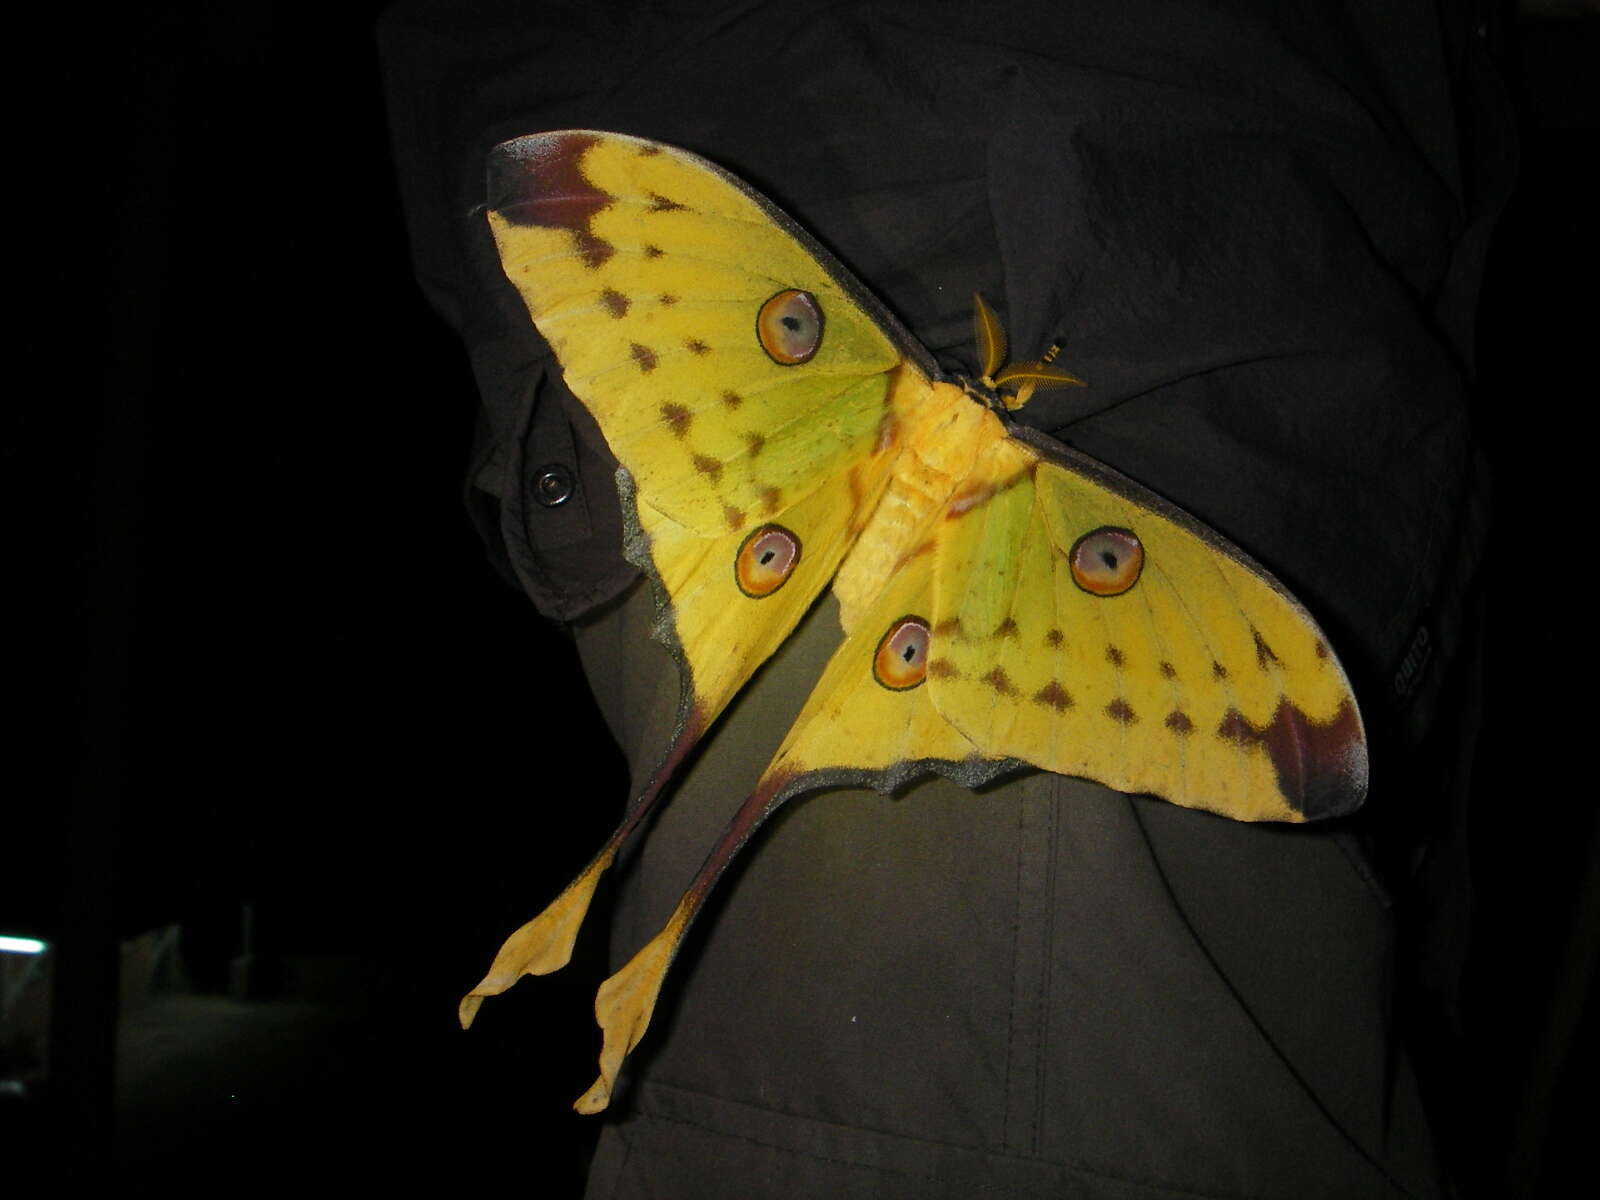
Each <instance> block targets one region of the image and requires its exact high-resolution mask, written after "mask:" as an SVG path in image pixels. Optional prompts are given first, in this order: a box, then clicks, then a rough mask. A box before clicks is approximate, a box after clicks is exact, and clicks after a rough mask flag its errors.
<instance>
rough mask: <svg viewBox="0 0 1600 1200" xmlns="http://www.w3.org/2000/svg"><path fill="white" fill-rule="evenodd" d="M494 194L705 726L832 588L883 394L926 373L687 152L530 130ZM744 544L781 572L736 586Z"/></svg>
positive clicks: (522, 281) (858, 515) (863, 497)
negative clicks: (596, 436) (586, 416)
mask: <svg viewBox="0 0 1600 1200" xmlns="http://www.w3.org/2000/svg"><path fill="white" fill-rule="evenodd" d="M489 195H490V211H489V214H488V219H489V225H490V228H491V229H492V231H493V233H494V237H495V241H496V243H497V245H498V247H499V250H500V256H501V261H502V265H503V266H504V268H505V272H506V276H507V278H509V279H510V280H511V282H512V283H513V284H514V285H515V286H516V287H517V289H518V291H519V292H520V293H521V294H522V297H523V300H524V301H525V303H526V304H527V307H528V312H529V315H530V316H531V317H532V318H533V321H534V324H535V325H537V326H538V328H539V331H540V333H542V334H543V335H544V337H545V338H546V340H548V341H549V343H550V345H551V347H552V348H553V349H554V350H555V353H556V356H557V358H558V359H559V361H560V363H561V368H562V372H563V374H564V375H565V378H566V381H567V384H568V385H569V387H570V388H571V389H572V392H573V394H574V395H576V396H577V397H578V398H579V399H580V400H581V401H582V402H583V404H584V406H585V407H586V408H588V409H589V411H590V412H591V413H593V414H594V416H595V419H596V420H597V421H598V423H599V425H600V428H601V431H602V432H603V433H604V434H605V437H606V441H607V443H608V445H609V446H610V448H611V450H612V452H613V453H614V454H615V455H616V457H617V460H618V462H619V463H621V465H622V467H623V469H624V470H625V471H626V472H627V475H628V479H627V480H625V481H624V491H625V501H626V503H625V508H626V509H628V510H629V511H628V512H627V513H626V518H627V519H628V520H629V522H630V532H631V534H632V536H631V537H630V542H629V546H628V552H629V556H630V558H631V559H632V560H633V561H635V562H636V563H637V565H639V566H641V567H643V568H645V569H646V570H647V571H649V572H650V573H651V574H653V575H654V576H655V577H656V578H657V580H658V581H659V582H660V583H661V584H662V585H663V591H664V594H665V596H666V597H667V599H668V601H669V603H670V611H669V612H668V614H667V621H666V628H665V629H664V631H663V632H664V634H665V635H666V636H667V639H668V641H669V643H672V644H675V648H676V649H677V650H678V651H679V652H680V653H681V655H682V657H683V660H684V665H685V673H686V676H687V680H688V684H689V688H690V689H691V691H692V702H693V705H694V708H695V711H694V712H693V713H692V714H691V713H689V712H686V713H685V714H684V716H685V720H686V721H687V722H689V723H691V724H694V725H696V726H698V727H700V728H703V727H704V726H705V725H706V724H709V723H710V721H711V720H713V719H715V716H716V714H717V713H718V712H720V711H721V709H722V707H723V705H724V704H725V703H726V702H727V700H728V698H729V697H730V696H731V695H732V693H733V692H735V691H737V689H738V688H739V687H740V686H742V685H743V683H744V681H745V680H746V679H747V678H748V677H749V674H750V672H751V671H752V670H753V669H754V668H755V666H756V665H758V664H759V663H760V662H762V661H763V660H765V659H766V657H767V656H769V655H770V654H771V653H772V652H773V650H775V649H776V648H777V646H778V644H779V643H780V642H781V641H782V640H783V639H784V637H786V636H787V635H788V633H789V631H790V630H791V629H792V628H793V626H794V623H795V622H796V621H797V620H798V619H799V617H800V615H801V614H802V613H803V612H804V611H805V610H806V608H807V607H808V606H809V605H810V603H811V601H812V600H813V599H814V598H815V597H816V595H817V593H818V592H819V591H820V590H821V589H822V587H823V586H824V585H825V584H826V583H827V581H828V579H829V578H830V577H831V576H832V574H833V570H834V568H835V567H836V566H837V565H838V562H839V559H840V557H841V556H842V555H843V554H844V552H845V551H846V550H847V549H848V547H849V544H850V540H851V538H852V537H853V536H854V534H855V533H856V532H857V531H858V530H859V528H860V525H861V522H862V521H864V520H865V516H866V514H867V513H868V512H870V511H871V507H872V505H873V504H874V503H875V501H876V499H877V496H878V494H879V492H880V491H881V488H882V486H883V482H884V479H885V477H886V470H887V460H888V455H887V453H886V451H887V449H888V447H887V445H886V441H887V439H886V436H885V435H886V429H887V425H888V422H889V417H890V390H891V384H893V383H895V382H896V380H897V379H899V378H900V377H902V376H904V377H905V379H906V382H907V383H910V384H914V383H915V381H916V380H917V379H919V378H925V377H926V375H927V374H929V373H931V371H932V367H931V364H929V363H928V362H927V359H926V355H925V353H924V352H923V351H921V349H920V348H919V347H917V346H916V343H915V342H914V341H913V340H912V339H911V338H910V337H909V336H908V335H906V334H905V333H904V332H903V331H902V330H901V329H900V328H899V326H898V325H897V324H896V323H895V322H894V319H893V318H892V317H891V316H889V314H888V313H887V312H886V311H885V310H884V309H883V308H882V306H881V305H879V304H877V302H876V301H873V300H872V299H871V298H870V297H869V296H868V295H867V294H866V293H865V292H864V291H863V290H862V289H860V288H859V287H858V286H857V285H855V284H854V283H852V282H851V281H850V279H849V275H848V273H847V272H845V271H844V269H843V268H842V267H839V266H838V264H837V263H835V262H834V261H833V260H832V259H831V258H830V257H829V256H828V255H827V253H826V252H825V251H823V250H822V249H821V248H820V247H819V246H817V245H816V243H815V242H814V241H812V240H811V239H810V238H809V237H807V236H806V235H805V234H804V232H803V231H801V230H799V229H798V228H797V227H796V226H795V225H794V224H793V222H791V221H789V220H788V218H787V217H784V216H783V215H782V214H781V213H779V212H778V210H776V209H775V208H773V207H772V206H771V205H770V204H768V203H767V202H766V201H765V200H764V199H762V198H761V197H760V196H758V195H756V194H755V193H754V192H752V191H750V190H749V189H748V188H746V187H745V186H744V185H743V184H742V183H740V182H739V181H738V180H736V179H734V178H733V177H732V176H730V175H727V174H726V173H724V172H722V171H720V170H719V169H717V168H716V167H713V166H712V165H711V164H709V163H707V162H705V161H703V160H701V159H699V158H696V157H695V156H693V155H691V154H688V153H686V152H684V151H681V150H676V149H673V148H671V147H668V146H662V145H659V144H657V143H653V142H646V141H641V140H639V139H636V138H630V137H624V136H622V135H619V134H612V133H597V132H587V131H567V132H561V133H545V134H536V135H533V136H530V137H524V138H519V139H516V140H515V141H511V142H507V143H505V144H503V145H501V146H499V147H497V148H496V150H495V151H494V153H493V155H492V157H491V160H490V167H489ZM911 360H920V365H918V363H917V362H914V361H911ZM767 529H776V530H781V531H783V533H782V534H777V535H775V536H773V537H770V538H768V539H767V541H766V542H765V543H761V544H759V545H756V544H753V543H752V537H753V535H756V534H757V533H758V531H762V530H767ZM783 534H787V538H785V537H784V536H783ZM742 550H748V551H749V554H748V556H747V557H749V558H751V559H753V560H761V559H763V558H765V559H766V560H768V563H767V565H770V564H771V563H772V562H777V563H780V564H782V565H785V566H786V567H787V569H788V572H789V573H787V574H783V575H782V578H781V579H780V580H778V586H776V587H772V588H771V590H770V591H763V590H762V588H764V587H767V586H769V585H770V584H771V582H772V579H771V576H770V572H769V573H768V575H766V576H761V578H762V579H763V580H765V582H763V583H758V584H757V585H756V586H755V587H751V586H747V585H749V584H750V580H751V578H752V576H751V575H750V574H749V573H743V574H741V572H740V570H738V569H736V567H737V564H738V563H739V560H740V554H741V551H742ZM755 565H756V566H758V567H759V566H761V565H762V563H761V562H760V561H756V563H755ZM757 574H758V575H759V574H760V573H759V572H757ZM689 700H690V694H689V693H686V704H687V703H688V702H689Z"/></svg>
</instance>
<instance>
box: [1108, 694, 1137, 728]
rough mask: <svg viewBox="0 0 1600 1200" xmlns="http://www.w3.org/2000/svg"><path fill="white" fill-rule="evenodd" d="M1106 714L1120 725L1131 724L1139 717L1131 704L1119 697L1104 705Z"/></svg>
mask: <svg viewBox="0 0 1600 1200" xmlns="http://www.w3.org/2000/svg"><path fill="white" fill-rule="evenodd" d="M1106 716H1108V717H1110V718H1111V719H1112V720H1113V721H1116V722H1117V723H1118V724H1121V725H1132V724H1133V723H1134V722H1135V721H1137V720H1138V719H1139V718H1138V716H1137V715H1136V714H1135V713H1134V711H1133V706H1132V705H1131V704H1129V703H1128V702H1127V701H1126V700H1123V699H1121V698H1120V697H1119V698H1118V699H1116V700H1113V701H1112V702H1111V703H1110V704H1108V705H1106Z"/></svg>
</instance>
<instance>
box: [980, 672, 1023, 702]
mask: <svg viewBox="0 0 1600 1200" xmlns="http://www.w3.org/2000/svg"><path fill="white" fill-rule="evenodd" d="M980 682H983V683H987V684H988V685H989V686H990V687H992V688H993V689H994V690H995V691H996V692H998V693H999V694H1000V695H1002V696H1015V695H1016V694H1017V689H1016V687H1015V686H1014V685H1013V684H1012V682H1011V678H1010V676H1008V675H1007V674H1006V671H1005V668H1004V667H995V668H994V670H992V671H990V672H989V673H988V674H987V675H985V676H984V677H983V679H982V680H981V681H980Z"/></svg>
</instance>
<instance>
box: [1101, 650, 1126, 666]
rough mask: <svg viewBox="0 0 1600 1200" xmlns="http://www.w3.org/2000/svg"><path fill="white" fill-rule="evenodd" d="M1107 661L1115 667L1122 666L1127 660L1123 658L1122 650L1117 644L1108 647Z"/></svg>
mask: <svg viewBox="0 0 1600 1200" xmlns="http://www.w3.org/2000/svg"><path fill="white" fill-rule="evenodd" d="M1106 661H1107V662H1108V663H1110V664H1111V665H1112V666H1113V667H1120V666H1121V665H1122V664H1123V663H1124V662H1126V661H1127V660H1126V659H1125V658H1123V655H1122V651H1121V650H1118V649H1117V648H1116V647H1115V646H1107V647H1106Z"/></svg>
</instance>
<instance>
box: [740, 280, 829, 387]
mask: <svg viewBox="0 0 1600 1200" xmlns="http://www.w3.org/2000/svg"><path fill="white" fill-rule="evenodd" d="M756 338H757V339H758V340H759V341H760V342H761V348H762V349H763V350H765V351H766V352H767V357H768V358H770V359H771V360H772V361H773V362H775V363H777V364H779V365H780V366H785V367H797V366H799V365H800V364H801V363H804V362H810V361H811V357H812V355H814V354H816V352H817V348H818V347H820V346H821V345H822V308H821V306H820V305H818V304H817V298H816V297H815V296H813V295H812V294H811V293H810V292H802V291H799V290H798V289H796V288H790V289H788V290H787V291H782V292H779V293H778V294H777V295H776V296H773V297H772V298H771V299H770V300H768V301H767V302H766V303H765V304H763V305H762V306H761V311H760V312H759V313H758V314H756Z"/></svg>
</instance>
